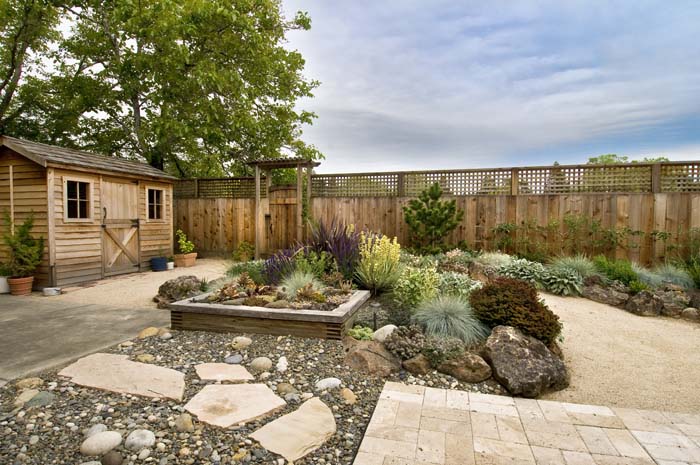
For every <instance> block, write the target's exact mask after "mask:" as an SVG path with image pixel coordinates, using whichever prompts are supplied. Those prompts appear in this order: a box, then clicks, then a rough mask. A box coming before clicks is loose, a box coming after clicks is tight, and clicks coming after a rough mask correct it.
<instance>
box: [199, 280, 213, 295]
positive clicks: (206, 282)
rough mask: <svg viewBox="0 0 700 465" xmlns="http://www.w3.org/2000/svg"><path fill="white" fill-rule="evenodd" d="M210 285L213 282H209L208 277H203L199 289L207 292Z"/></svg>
mask: <svg viewBox="0 0 700 465" xmlns="http://www.w3.org/2000/svg"><path fill="white" fill-rule="evenodd" d="M210 287H211V284H209V280H207V278H202V279H201V280H200V281H199V290H200V291H201V292H207V291H208V290H209V288H210Z"/></svg>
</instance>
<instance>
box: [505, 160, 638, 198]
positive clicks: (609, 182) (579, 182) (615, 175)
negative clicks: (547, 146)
mask: <svg viewBox="0 0 700 465" xmlns="http://www.w3.org/2000/svg"><path fill="white" fill-rule="evenodd" d="M581 192H651V166H649V165H628V166H618V165H615V166H600V165H599V166H561V167H559V166H552V167H545V168H521V169H519V171H518V193H520V194H567V193H581Z"/></svg>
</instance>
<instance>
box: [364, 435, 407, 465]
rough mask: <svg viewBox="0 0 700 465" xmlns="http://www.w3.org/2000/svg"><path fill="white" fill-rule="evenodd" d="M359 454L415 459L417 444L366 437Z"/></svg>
mask: <svg viewBox="0 0 700 465" xmlns="http://www.w3.org/2000/svg"><path fill="white" fill-rule="evenodd" d="M359 452H366V453H369V454H375V455H381V456H394V457H400V458H404V459H413V458H414V457H415V455H416V443H415V442H404V441H392V440H391V439H381V438H374V437H372V436H365V437H364V439H363V440H362V443H361V444H360V449H359ZM354 465H357V464H354Z"/></svg>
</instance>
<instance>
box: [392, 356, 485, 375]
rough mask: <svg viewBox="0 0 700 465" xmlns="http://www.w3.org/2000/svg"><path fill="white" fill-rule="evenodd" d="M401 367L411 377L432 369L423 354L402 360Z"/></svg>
mask: <svg viewBox="0 0 700 465" xmlns="http://www.w3.org/2000/svg"><path fill="white" fill-rule="evenodd" d="M402 365H403V367H404V369H405V370H406V371H408V372H409V373H411V374H413V375H427V374H428V373H430V372H431V371H432V369H433V367H432V366H430V360H428V357H426V356H425V355H423V354H418V355H416V356H415V357H412V358H409V359H408V360H404V362H403V364H402ZM489 370H490V369H489Z"/></svg>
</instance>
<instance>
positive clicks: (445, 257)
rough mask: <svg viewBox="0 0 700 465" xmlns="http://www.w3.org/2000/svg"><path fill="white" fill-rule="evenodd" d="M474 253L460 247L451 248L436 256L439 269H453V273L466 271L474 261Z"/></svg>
mask: <svg viewBox="0 0 700 465" xmlns="http://www.w3.org/2000/svg"><path fill="white" fill-rule="evenodd" d="M475 257H476V254H475V253H473V252H468V251H464V250H461V249H452V250H449V251H447V252H445V253H444V254H442V255H439V256H438V270H439V271H453V272H455V273H465V274H466V273H468V272H469V265H470V264H471V263H472V262H473V261H474V259H475Z"/></svg>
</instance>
